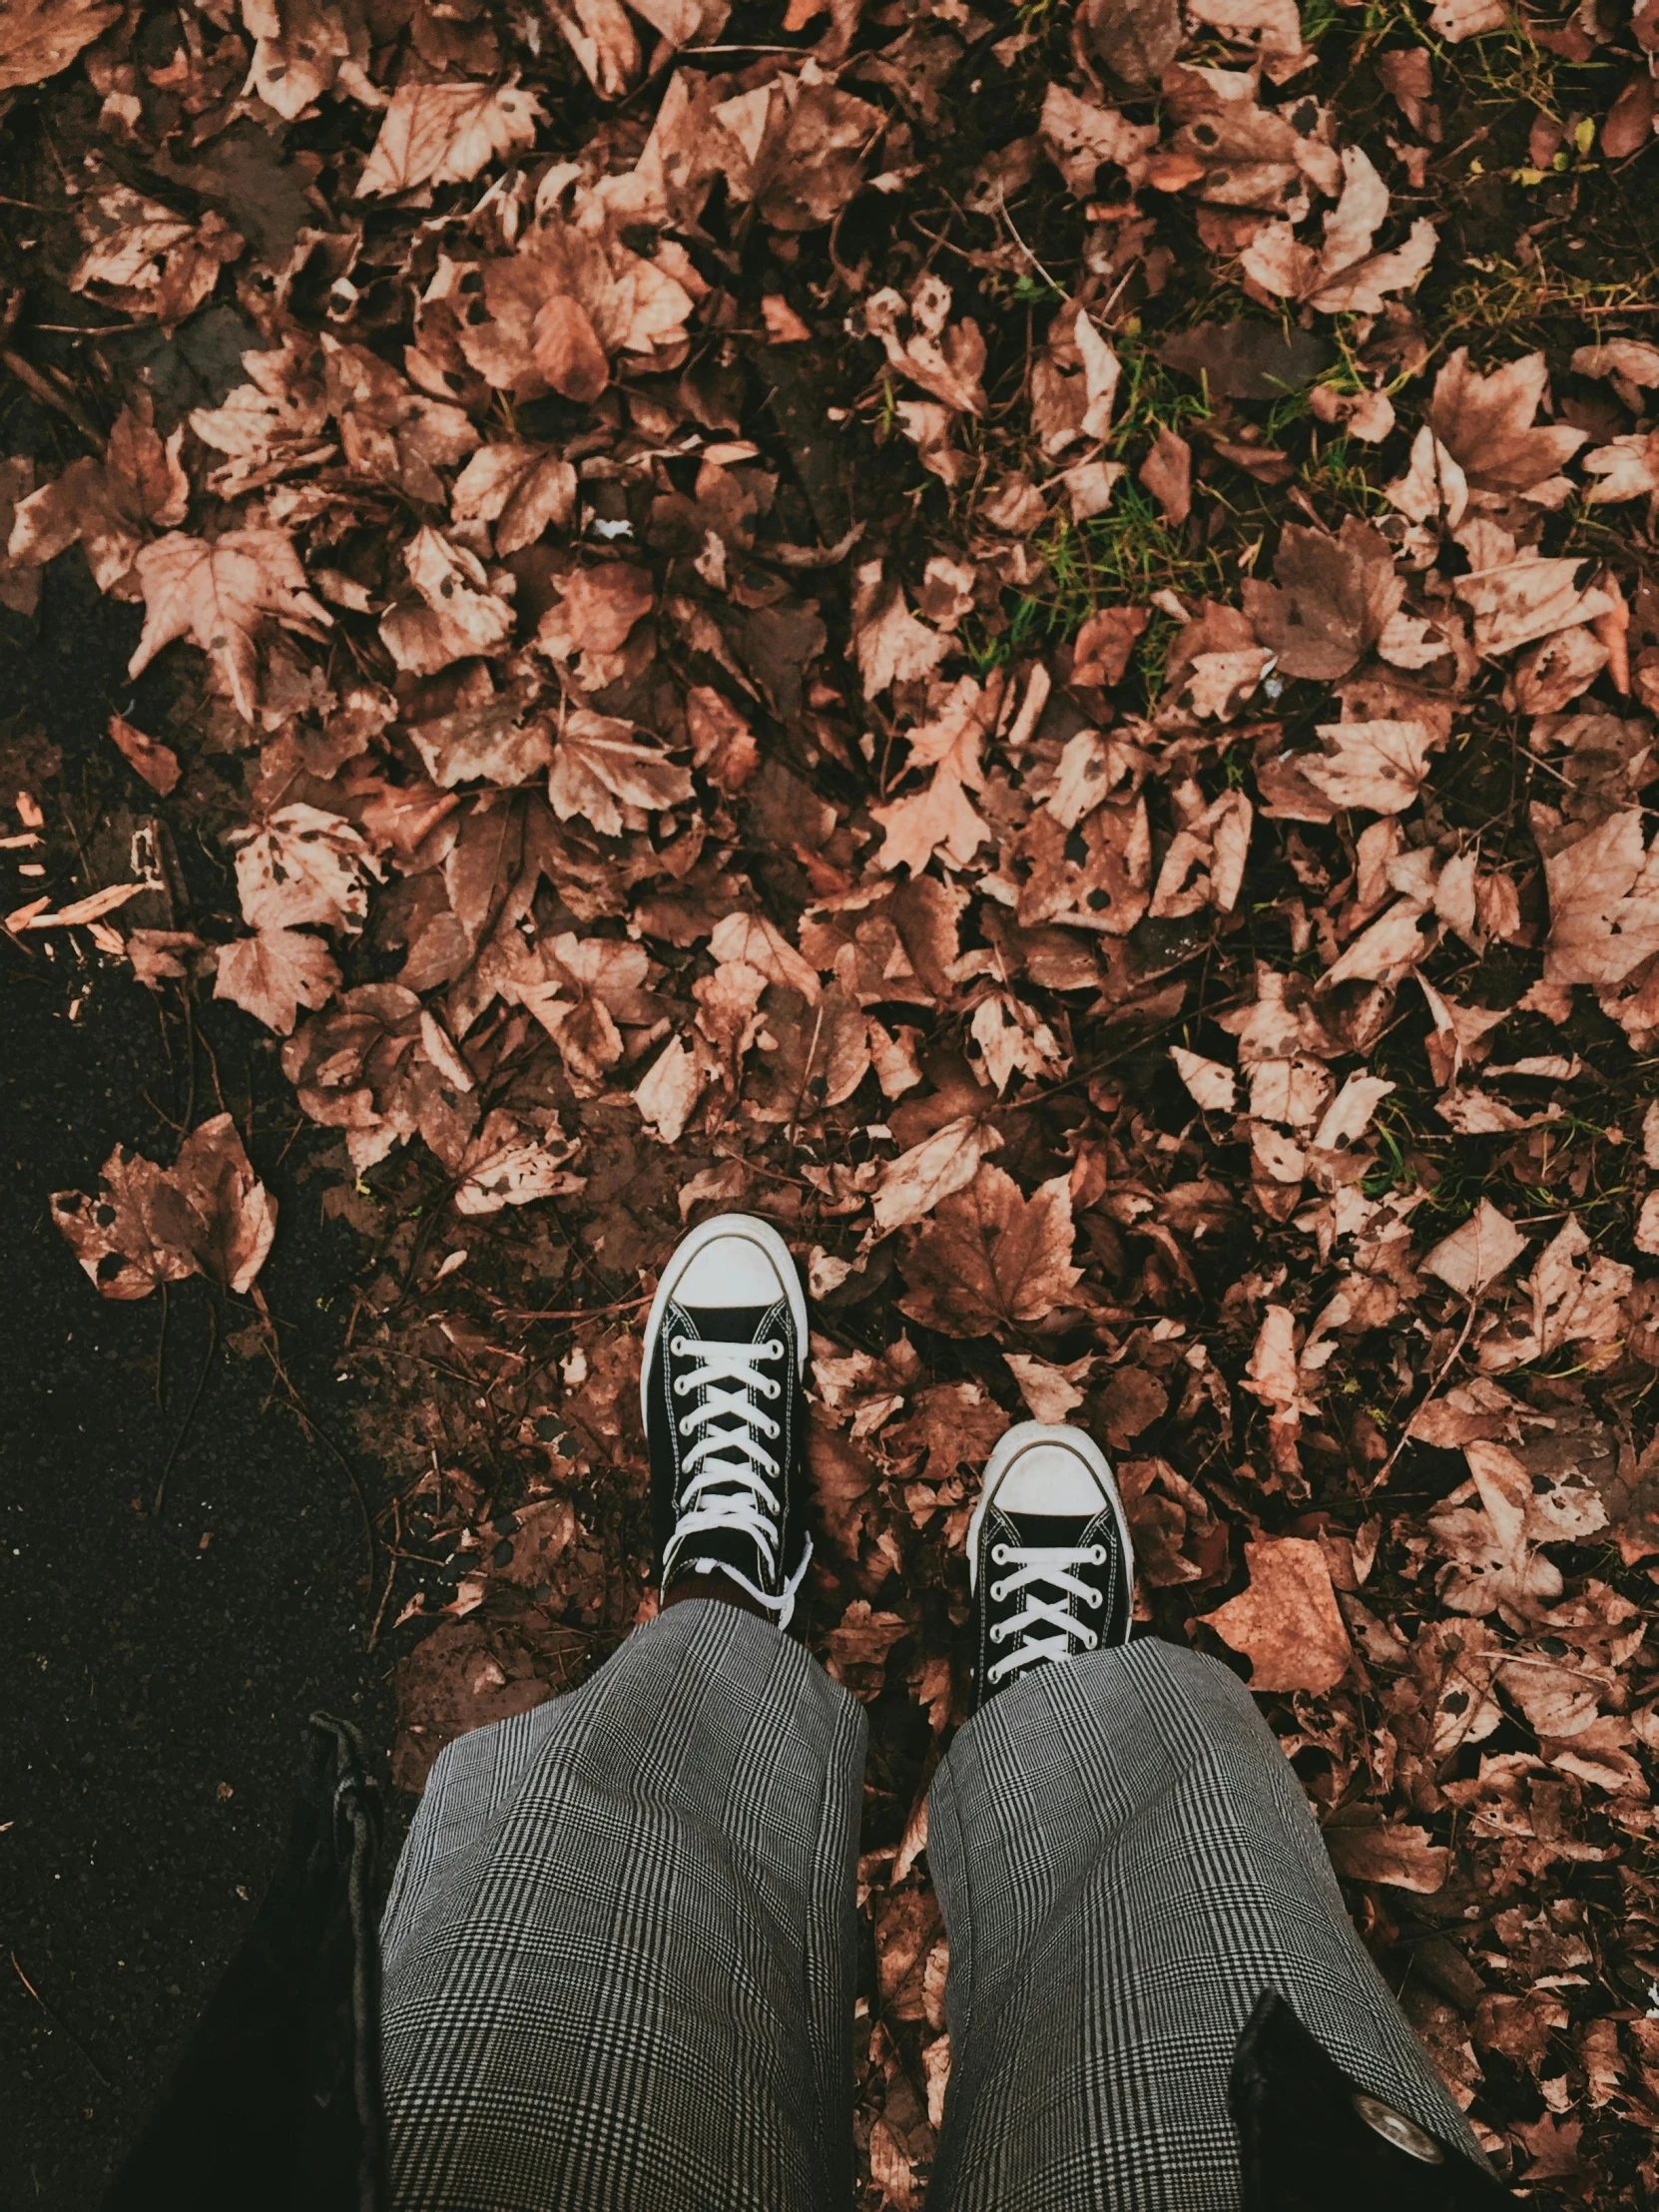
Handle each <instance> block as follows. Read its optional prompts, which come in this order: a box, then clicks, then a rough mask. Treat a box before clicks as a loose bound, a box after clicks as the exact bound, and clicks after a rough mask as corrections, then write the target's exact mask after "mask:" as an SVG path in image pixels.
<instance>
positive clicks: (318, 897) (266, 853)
mask: <svg viewBox="0 0 1659 2212" xmlns="http://www.w3.org/2000/svg"><path fill="white" fill-rule="evenodd" d="M379 873H380V868H379V863H378V862H377V861H376V860H375V858H374V856H373V854H372V853H371V852H370V851H369V849H368V847H367V845H366V844H365V843H364V842H363V839H362V834H361V832H360V831H359V830H355V829H353V827H352V826H351V824H350V823H348V822H346V821H344V820H343V819H342V818H341V817H340V816H338V815H330V814H325V813H324V812H323V810H322V809H321V808H320V807H311V806H307V805H305V804H304V803H303V802H302V801H295V802H294V803H292V804H291V805H289V806H286V807H279V808H278V809H277V812H276V813H275V814H274V815H272V816H271V817H270V819H269V820H268V821H267V822H265V823H264V824H262V825H261V826H260V827H259V828H258V829H252V830H245V831H244V832H243V833H242V835H241V836H240V837H239V839H238V841H237V895H238V897H239V899H240V900H241V902H242V918H243V919H244V921H246V922H247V924H248V926H249V927H250V929H258V930H266V929H274V930H278V931H282V932H284V933H286V932H288V931H291V930H293V929H294V928H296V927H297V926H298V925H299V924H300V923H302V922H321V923H323V924H324V925H325V926H326V927H328V928H330V929H341V930H344V931H345V932H346V933H347V934H349V935H355V934H356V932H357V931H358V930H359V929H360V928H361V927H362V925H363V922H364V921H365V919H366V918H367V915H368V884H367V882H366V880H365V878H366V877H370V876H372V877H375V878H378V876H379ZM284 950H285V951H286V952H287V954H288V956H289V957H294V955H293V953H292V948H291V947H287V948H284ZM300 957H302V956H300ZM306 1003H307V1004H308V1003H309V1001H308V1000H307V1001H306Z"/></svg>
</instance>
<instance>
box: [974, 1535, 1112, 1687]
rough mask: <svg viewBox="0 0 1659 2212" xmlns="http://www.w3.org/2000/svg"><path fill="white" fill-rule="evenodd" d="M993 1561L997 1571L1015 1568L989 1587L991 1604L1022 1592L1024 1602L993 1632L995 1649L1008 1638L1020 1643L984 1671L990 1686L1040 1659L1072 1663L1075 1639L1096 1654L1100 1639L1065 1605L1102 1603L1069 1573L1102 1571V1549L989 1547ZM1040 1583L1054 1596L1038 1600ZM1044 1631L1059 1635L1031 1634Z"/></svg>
mask: <svg viewBox="0 0 1659 2212" xmlns="http://www.w3.org/2000/svg"><path fill="white" fill-rule="evenodd" d="M991 1561H992V1564H993V1565H995V1566H999V1567H1012V1568H1014V1569H1015V1572H1014V1573H1012V1574H1008V1575H1004V1576H1003V1578H1002V1580H1001V1581H1000V1582H993V1583H992V1584H991V1587H990V1596H991V1601H992V1603H993V1604H997V1605H1000V1604H1001V1602H1002V1600H1003V1599H1004V1598H1006V1597H1012V1596H1013V1595H1014V1594H1015V1593H1016V1592H1017V1591H1020V1590H1024V1591H1025V1592H1026V1599H1025V1609H1024V1611H1023V1612H1019V1613H1015V1614H1013V1615H1011V1616H1010V1618H1009V1619H1007V1620H1005V1621H998V1622H997V1623H996V1625H995V1626H994V1627H993V1628H992V1630H991V1642H992V1643H993V1644H1001V1643H1006V1642H1007V1640H1008V1638H1009V1637H1010V1636H1018V1637H1019V1638H1020V1639H1021V1640H1020V1642H1019V1643H1017V1644H1016V1645H1015V1646H1014V1648H1013V1650H1012V1651H1010V1652H1007V1653H1005V1654H1004V1655H1003V1657H1002V1658H1000V1659H998V1660H997V1661H995V1663H994V1664H993V1665H992V1666H990V1667H988V1668H987V1669H986V1675H987V1678H988V1679H989V1680H990V1681H992V1682H1000V1681H1001V1680H1002V1678H1003V1677H1004V1675H1010V1674H1013V1673H1015V1672H1017V1670H1018V1669H1019V1668H1021V1667H1029V1666H1031V1665H1032V1664H1033V1663H1034V1662H1035V1661H1037V1660H1039V1659H1070V1658H1071V1657H1072V1656H1073V1650H1072V1639H1073V1638H1074V1637H1075V1638H1076V1640H1077V1642H1078V1643H1079V1644H1081V1646H1082V1648H1083V1649H1084V1650H1085V1651H1093V1650H1094V1648H1095V1646H1096V1645H1097V1644H1098V1643H1099V1642H1100V1638H1099V1637H1098V1636H1097V1635H1096V1634H1095V1632H1094V1630H1093V1629H1092V1628H1086V1627H1085V1626H1084V1625H1083V1623H1082V1622H1081V1621H1080V1620H1075V1619H1074V1618H1073V1617H1072V1615H1071V1613H1070V1612H1069V1611H1068V1610H1067V1606H1066V1600H1067V1599H1068V1598H1081V1599H1082V1601H1083V1603H1084V1604H1085V1605H1089V1606H1092V1607H1094V1608H1095V1609H1096V1610H1097V1611H1098V1610H1099V1608H1100V1606H1101V1605H1102V1604H1104V1602H1105V1600H1104V1599H1103V1597H1102V1596H1101V1593H1100V1592H1099V1591H1098V1590H1097V1589H1095V1588H1094V1587H1093V1586H1092V1585H1091V1584H1090V1583H1087V1582H1084V1581H1081V1580H1080V1579H1079V1578H1078V1576H1077V1575H1076V1574H1074V1573H1073V1572H1072V1571H1071V1570H1072V1569H1073V1568H1074V1567H1103V1566H1104V1565H1105V1564H1106V1546H1105V1545H1104V1544H1083V1545H1049V1546H1045V1545H1036V1544H1030V1545H1025V1544H993V1545H992V1547H991ZM1039 1583H1044V1584H1046V1585H1047V1586H1048V1587H1049V1588H1050V1589H1051V1590H1053V1591H1054V1592H1055V1593H1056V1595H1055V1596H1053V1597H1051V1598H1045V1597H1042V1596H1040V1595H1039V1594H1038V1590H1037V1587H1036V1586H1037V1585H1038V1584H1039ZM1044 1627H1047V1628H1053V1629H1057V1630H1058V1631H1059V1633H1058V1634H1057V1635H1053V1636H1039V1635H1036V1634H1034V1633H1033V1631H1034V1630H1036V1629H1038V1628H1044Z"/></svg>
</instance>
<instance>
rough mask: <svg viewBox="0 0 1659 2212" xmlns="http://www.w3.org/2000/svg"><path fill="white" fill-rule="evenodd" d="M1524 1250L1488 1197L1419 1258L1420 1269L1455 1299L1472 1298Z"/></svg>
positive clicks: (1522, 1241)
mask: <svg viewBox="0 0 1659 2212" xmlns="http://www.w3.org/2000/svg"><path fill="white" fill-rule="evenodd" d="M1525 1250H1526V1239H1525V1238H1524V1237H1523V1236H1522V1235H1521V1233H1520V1231H1519V1230H1518V1229H1517V1228H1516V1227H1515V1225H1514V1223H1513V1222H1511V1221H1510V1220H1509V1219H1508V1217H1507V1216H1506V1215H1504V1214H1500V1213H1499V1212H1498V1210H1497V1208H1496V1207H1495V1206H1494V1205H1493V1204H1492V1202H1491V1200H1490V1199H1489V1198H1483V1199H1482V1200H1481V1201H1480V1203H1479V1205H1478V1206H1477V1207H1476V1208H1475V1210H1474V1212H1473V1213H1472V1214H1471V1215H1470V1216H1469V1218H1468V1220H1467V1221H1466V1222H1464V1223H1463V1225H1462V1227H1461V1228H1460V1229H1454V1230H1453V1231H1452V1232H1451V1234H1450V1236H1448V1237H1442V1238H1441V1239H1440V1241H1439V1243H1438V1244H1437V1245H1435V1246H1434V1247H1433V1249H1432V1250H1431V1251H1430V1252H1428V1253H1427V1254H1426V1255H1425V1256H1424V1258H1423V1263H1422V1265H1423V1268H1424V1270H1425V1271H1426V1273H1428V1274H1429V1275H1432V1276H1437V1277H1438V1278H1439V1280H1440V1281H1441V1282H1442V1283H1443V1284H1445V1286H1446V1288H1447V1289H1448V1290H1452V1291H1455V1292H1456V1293H1457V1295H1458V1297H1459V1298H1474V1297H1477V1296H1478V1295H1479V1293H1480V1292H1481V1291H1483V1290H1485V1289H1486V1288H1487V1286H1488V1285H1489V1284H1492V1283H1495V1282H1496V1281H1497V1279H1498V1277H1499V1276H1500V1275H1504V1274H1506V1273H1507V1272H1508V1270H1509V1269H1510V1268H1511V1267H1512V1266H1513V1265H1514V1263H1515V1261H1516V1260H1517V1259H1518V1258H1519V1257H1520V1255H1521V1254H1522V1253H1523V1252H1524V1251H1525Z"/></svg>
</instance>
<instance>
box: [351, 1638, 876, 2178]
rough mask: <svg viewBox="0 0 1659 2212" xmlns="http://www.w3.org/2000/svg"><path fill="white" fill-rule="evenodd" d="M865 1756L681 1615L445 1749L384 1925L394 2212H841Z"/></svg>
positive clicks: (789, 1659) (759, 1652)
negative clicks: (563, 1689) (549, 1694)
mask: <svg viewBox="0 0 1659 2212" xmlns="http://www.w3.org/2000/svg"><path fill="white" fill-rule="evenodd" d="M863 1751H864V1720H863V1715H862V1713H861V1711H860V1710H859V1708H858V1707H857V1706H856V1705H855V1704H854V1702H853V1701H852V1699H851V1698H849V1697H848V1696H847V1695H846V1693H845V1692H844V1691H843V1690H841V1689H839V1688H838V1687H837V1686H836V1685H835V1684H834V1683H832V1682H831V1681H830V1678H829V1677H828V1676H827V1675H826V1674H825V1673H824V1671H823V1669H822V1668H821V1667H819V1666H818V1665H817V1664H816V1663H815V1662H814V1661H813V1660H812V1659H811V1658H810V1657H809V1656H808V1654H807V1653H806V1652H805V1651H804V1650H803V1649H802V1647H801V1646H800V1645H799V1644H797V1643H793V1642H791V1641H790V1640H789V1639H787V1638H786V1637H783V1636H781V1635H779V1633H778V1632H777V1630H776V1629H774V1628H772V1627H770V1626H768V1625H767V1624H765V1623H764V1622H761V1621H758V1620H756V1619H754V1618H753V1617H751V1616H750V1615H749V1614H747V1613H744V1612H742V1611H740V1610H739V1609H738V1608H737V1607H735V1606H731V1605H722V1604H718V1603H710V1602H707V1601H695V1600H694V1601H688V1602H687V1603H685V1604H681V1605H676V1606H671V1607H670V1608H669V1609H668V1611H667V1612H665V1613H664V1614H662V1615H661V1617H660V1618H658V1619H657V1620H655V1621H652V1622H651V1623H649V1624H648V1625H647V1626H645V1627H643V1628H641V1629H639V1630H637V1631H636V1632H635V1634H634V1635H633V1636H631V1637H630V1638H629V1640H628V1642H627V1643H626V1644H625V1645H624V1646H623V1647H622V1649H621V1650H620V1651H619V1652H617V1653H616V1655H615V1656H614V1657H613V1658H612V1659H611V1660H610V1661H609V1662H608V1663H607V1665H605V1666H604V1667H603V1668H601V1670H600V1671H599V1672H598V1673H597V1674H596V1675H595V1676H594V1677H593V1678H592V1680H591V1681H589V1682H588V1683H586V1684H585V1685H584V1686H583V1687H582V1688H581V1689H580V1690H577V1691H575V1692H573V1693H572V1694H571V1695H569V1696H567V1697H560V1698H555V1699H554V1700H552V1701H551V1702H550V1703H548V1704H546V1705H541V1706H538V1707H537V1708H536V1709H535V1710H534V1711H533V1712H530V1713H525V1714H522V1715H520V1716H519V1717H518V1718H516V1719H514V1720H509V1721H503V1722H501V1723H499V1724H498V1725H497V1726H495V1727H492V1728H483V1729H479V1730H478V1731H477V1732H476V1733H475V1734H473V1735H470V1736H464V1737H462V1738H460V1739H459V1740H458V1741H457V1742H455V1743H453V1744H451V1745H450V1746H449V1748H448V1749H447V1750H446V1751H445V1752H444V1753H443V1755H442V1757H441V1758H440V1759H439V1760H438V1762H437V1764H436V1766H435V1767H434V1768H433V1770H432V1778H431V1781H430V1783H429V1785H428V1787H427V1792H426V1796H425V1798H424V1799H423V1801H422V1803H421V1806H420V1810H419V1812H418V1814H417V1815H416V1818H415V1822H414V1825H413V1827H412V1829H411V1830H410V1833H409V1839H408V1843H407V1845H406V1847H405V1849H404V1852H403V1856H402V1859H401V1861H400V1862H399V1865H398V1870H397V1876H396V1880H395V1882H394V1884H393V1888H392V1895H391V1898H390V1900H389V1902H388V1905H387V1908H386V1915H385V1921H384V1925H383V1930H382V1936H383V1945H384V1954H385V1999H384V2013H385V2059H384V2066H385V2083H386V2102H387V2121H388V2128H389V2135H390V2145H391V2164H392V2198H393V2202H394V2204H395V2205H396V2207H397V2208H398V2212H669V2208H672V2212H821V2208H827V2207H830V2206H833V2207H834V2208H835V2212H841V2208H842V2207H843V2206H844V2205H845V2203H846V2201H847V2199H848V2197H849V2194H850V2173H849V2167H850V2159H851V2048H850V2039H851V2021H852V1993H853V1988H852V1985H853V1977H854V1970H855V1966H854V1960H855V1941H856V1937H855V1924H854V1918H853V1897H854V1864H855V1853H856V1848H857V1823H858V1811H859V1799H860V1779H861V1775H862V1769H863Z"/></svg>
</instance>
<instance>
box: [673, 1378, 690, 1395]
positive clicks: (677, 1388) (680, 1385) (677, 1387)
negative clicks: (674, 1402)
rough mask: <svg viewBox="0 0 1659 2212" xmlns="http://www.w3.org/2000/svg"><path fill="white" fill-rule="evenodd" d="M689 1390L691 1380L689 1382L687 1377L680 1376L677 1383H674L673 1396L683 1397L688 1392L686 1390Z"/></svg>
mask: <svg viewBox="0 0 1659 2212" xmlns="http://www.w3.org/2000/svg"><path fill="white" fill-rule="evenodd" d="M690 1388H691V1380H690V1378H689V1377H687V1376H684V1375H682V1376H680V1377H679V1378H678V1379H677V1381H676V1383H675V1384H674V1394H675V1396H676V1397H684V1396H685V1394H686V1392H687V1391H688V1390H689V1389H690Z"/></svg>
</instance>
